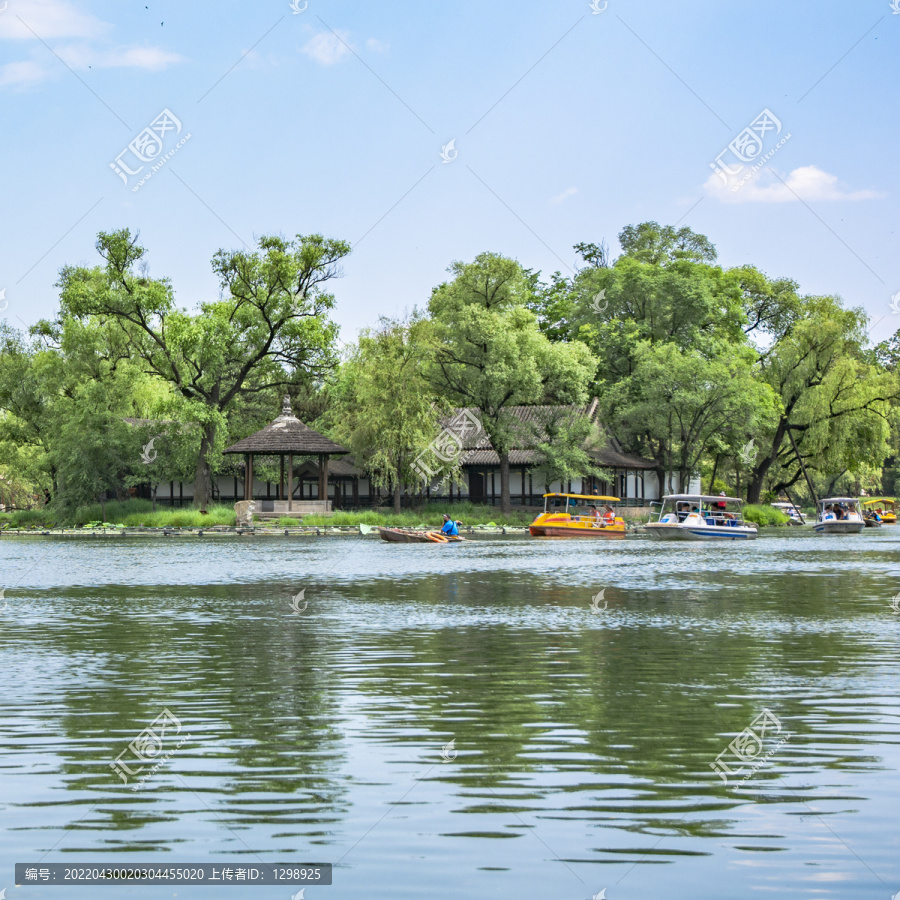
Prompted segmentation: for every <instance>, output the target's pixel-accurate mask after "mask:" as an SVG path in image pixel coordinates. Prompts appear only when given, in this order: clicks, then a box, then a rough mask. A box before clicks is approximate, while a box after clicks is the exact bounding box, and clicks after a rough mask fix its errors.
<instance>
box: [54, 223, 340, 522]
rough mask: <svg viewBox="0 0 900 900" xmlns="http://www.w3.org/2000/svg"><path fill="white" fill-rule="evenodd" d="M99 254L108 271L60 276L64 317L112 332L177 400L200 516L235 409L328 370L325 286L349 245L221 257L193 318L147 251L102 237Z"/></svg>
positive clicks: (330, 334)
mask: <svg viewBox="0 0 900 900" xmlns="http://www.w3.org/2000/svg"><path fill="white" fill-rule="evenodd" d="M97 250H98V252H99V253H100V256H101V257H102V258H103V260H104V263H105V265H103V266H98V267H95V268H85V267H73V266H67V267H66V268H64V269H63V270H62V272H61V275H60V281H59V285H58V286H59V287H60V288H61V314H62V316H63V317H65V316H71V317H74V318H88V317H92V316H93V317H99V318H100V319H101V320H102V321H105V322H109V323H111V324H112V325H114V326H115V328H116V329H118V331H119V333H120V335H121V338H122V340H123V342H124V344H125V345H126V347H127V349H128V353H129V354H130V356H131V358H132V359H133V360H135V361H137V362H138V363H139V364H140V365H141V366H142V368H143V369H144V370H145V371H146V372H147V373H150V374H152V375H155V376H157V377H159V378H162V379H163V380H165V381H166V382H168V383H169V384H170V385H171V387H172V390H173V391H174V392H175V393H176V394H177V395H179V396H180V397H181V398H182V401H183V405H184V410H183V412H184V416H185V418H186V419H188V420H190V421H193V422H196V423H197V424H198V425H199V426H200V429H201V439H200V449H199V454H198V458H197V461H196V466H195V473H194V503H195V504H196V505H198V506H200V507H201V508H203V507H205V506H206V505H207V504H208V503H209V500H210V495H211V489H212V471H213V467H214V464H215V462H216V459H217V457H218V454H219V452H220V451H221V448H222V443H223V440H224V425H225V422H226V416H227V413H228V412H229V410H230V409H231V408H232V407H233V405H234V404H235V403H237V402H238V401H240V400H241V399H247V398H252V397H255V396H258V395H260V394H261V393H263V392H270V391H272V389H274V388H284V387H287V386H289V385H293V384H295V383H296V381H297V380H303V379H314V378H320V377H322V376H323V375H324V374H325V373H326V372H328V371H330V370H331V369H332V368H333V367H334V366H335V365H336V362H337V360H336V355H335V352H334V343H335V340H336V337H337V326H336V325H335V324H334V323H333V322H332V321H331V320H330V319H329V313H330V311H331V309H332V308H333V306H334V297H333V296H332V295H331V294H329V293H327V292H326V291H325V290H324V287H325V285H327V283H328V282H329V281H330V280H331V279H333V278H335V277H336V276H337V275H338V274H339V268H338V266H339V262H340V260H341V259H343V257H345V256H346V255H347V254H348V253H349V252H350V246H349V244H347V243H345V242H344V241H338V240H331V239H327V238H324V237H322V236H321V235H318V234H313V235H298V236H297V237H296V238H295V239H294V240H293V241H287V240H285V239H284V238H280V237H263V238H260V239H259V241H258V246H257V249H256V250H255V251H240V250H239V251H226V250H220V251H219V252H218V253H216V255H215V256H214V257H213V261H212V268H213V271H214V272H215V274H216V276H217V277H218V279H219V285H220V288H221V292H222V299H221V300H219V301H212V302H203V303H200V304H199V306H198V309H197V312H196V313H194V314H191V313H189V312H188V311H186V310H184V309H181V308H179V307H178V306H177V305H176V304H175V296H174V292H173V289H172V286H171V284H170V282H169V281H168V279H166V278H151V277H149V276H148V274H147V273H146V268H145V267H143V268H139V264H140V262H141V259H142V257H143V256H144V254H145V250H144V248H143V247H141V246H140V245H139V244H138V243H137V236H136V235H135V236H132V235H131V233H130V232H129V231H128V230H121V231H114V232H101V233H100V235H99V237H98V240H97Z"/></svg>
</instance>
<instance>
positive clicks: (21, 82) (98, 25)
mask: <svg viewBox="0 0 900 900" xmlns="http://www.w3.org/2000/svg"><path fill="white" fill-rule="evenodd" d="M6 2H7V3H8V6H7V8H6V9H5V10H4V11H3V12H2V13H0V40H12V41H31V42H32V47H33V48H34V50H33V52H34V53H36V54H38V53H39V54H42V55H46V51H45V50H44V49H42V48H41V47H40V44H39V43H38V40H39V39H40V40H46V39H50V40H56V41H59V40H73V39H74V40H76V41H77V42H76V43H70V44H68V45H66V46H62V47H61V46H59V45H58V44H57V46H54V47H53V50H54V52H55V53H57V54H58V55H59V56H60V58H61V59H63V60H65V62H66V63H67V64H68V65H69V66H71V67H72V68H73V69H87V68H88V67H89V66H90V67H91V68H96V69H141V70H143V71H145V72H158V71H160V70H161V69H164V68H166V67H167V66H170V65H172V64H173V63H177V62H181V61H182V60H183V57H181V56H179V55H178V54H177V53H172V52H170V51H168V50H164V49H162V48H161V47H112V48H106V49H103V48H101V47H99V46H97V39H99V38H103V37H104V36H105V35H106V34H107V33H108V32H109V31H110V29H111V27H112V26H110V25H109V24H107V23H106V22H101V21H100V20H99V19H97V18H95V17H94V16H92V15H90V14H89V13H85V12H82V11H81V10H79V9H76V8H75V6H73V5H72V4H71V3H69V2H68V0H6ZM60 71H61V68H60V66H59V64H58V63H53V64H52V65H48V64H45V61H44V60H43V59H41V60H38V58H37V57H35V58H32V59H30V60H19V61H16V62H10V63H7V64H6V65H3V66H0V87H2V86H4V85H18V86H20V87H27V86H31V85H36V84H39V83H41V82H42V81H47V80H48V79H51V78H55V77H58V76H59V74H60Z"/></svg>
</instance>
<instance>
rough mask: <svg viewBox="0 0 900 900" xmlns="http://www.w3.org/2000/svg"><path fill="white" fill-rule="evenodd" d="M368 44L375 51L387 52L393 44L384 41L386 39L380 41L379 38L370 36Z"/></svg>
mask: <svg viewBox="0 0 900 900" xmlns="http://www.w3.org/2000/svg"><path fill="white" fill-rule="evenodd" d="M366 46H367V47H368V48H369V49H370V50H372V51H373V52H374V53H387V51H388V50H389V49H390V46H391V45H390V44H386V43H384V41H379V40H378V38H369V39H368V40H367V41H366Z"/></svg>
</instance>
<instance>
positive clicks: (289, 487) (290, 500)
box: [281, 453, 294, 512]
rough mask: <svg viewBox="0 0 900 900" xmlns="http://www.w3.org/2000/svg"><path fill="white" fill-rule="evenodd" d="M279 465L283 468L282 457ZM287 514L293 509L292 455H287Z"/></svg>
mask: <svg viewBox="0 0 900 900" xmlns="http://www.w3.org/2000/svg"><path fill="white" fill-rule="evenodd" d="M281 465H282V466H284V457H283V456H282V457H281ZM287 492H288V512H291V510H293V508H294V454H293V453H288V485H287Z"/></svg>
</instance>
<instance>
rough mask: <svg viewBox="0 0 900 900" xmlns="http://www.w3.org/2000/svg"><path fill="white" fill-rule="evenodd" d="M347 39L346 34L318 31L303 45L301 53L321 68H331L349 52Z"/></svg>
mask: <svg viewBox="0 0 900 900" xmlns="http://www.w3.org/2000/svg"><path fill="white" fill-rule="evenodd" d="M338 35H340V37H338ZM348 38H349V35H348V34H347V32H336V33H335V32H332V31H320V32H319V33H318V34H316V35H313V37H311V38H310V39H309V40H308V41H307V42H306V43H305V44H304V45H303V47H302V49H301V53H305V54H306V55H307V56H308V57H309V58H310V59H314V60H315V61H316V62H317V63H320V64H321V65H323V66H331V65H334V64H335V63H336V62H339V61H340V60H341V58H342V57H344V56H346V54H347V53H348V52H349V49H348V47H347V44H348V43H349V39H348Z"/></svg>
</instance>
